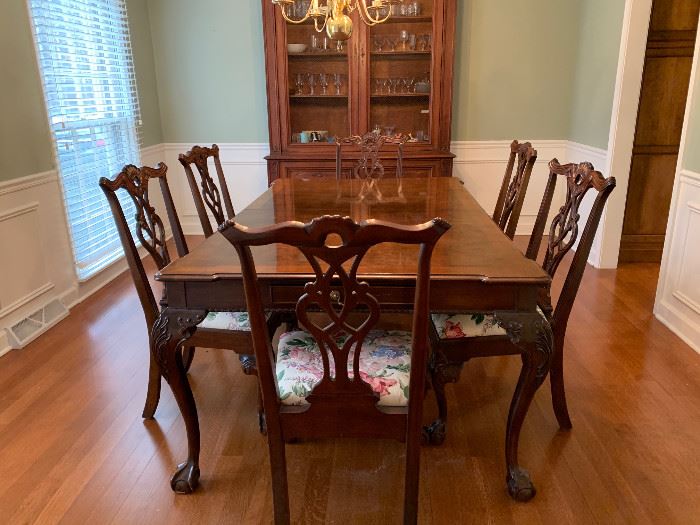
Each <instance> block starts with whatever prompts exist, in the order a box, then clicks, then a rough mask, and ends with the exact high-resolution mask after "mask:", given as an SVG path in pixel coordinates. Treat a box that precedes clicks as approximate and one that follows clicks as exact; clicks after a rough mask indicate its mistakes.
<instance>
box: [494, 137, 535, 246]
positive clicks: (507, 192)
mask: <svg viewBox="0 0 700 525" xmlns="http://www.w3.org/2000/svg"><path fill="white" fill-rule="evenodd" d="M535 161H537V150H535V149H533V147H532V144H530V143H529V142H525V143H522V144H521V143H519V142H518V141H517V140H514V141H513V143H512V144H511V145H510V157H509V158H508V164H507V166H506V173H505V175H504V176H503V183H502V184H501V191H500V193H499V194H498V200H497V201H496V208H495V209H494V211H493V222H495V223H496V224H498V227H499V228H501V230H503V232H505V234H506V235H507V236H508V237H510V238H511V239H512V238H513V237H514V236H515V230H516V228H517V227H518V221H519V220H520V212H521V211H522V208H523V202H525V194H526V193H527V186H528V184H529V183H530V175H531V174H532V168H533V167H534V166H535ZM516 166H517V167H516ZM514 168H515V176H513V169H514Z"/></svg>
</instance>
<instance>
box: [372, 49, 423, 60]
mask: <svg viewBox="0 0 700 525" xmlns="http://www.w3.org/2000/svg"><path fill="white" fill-rule="evenodd" d="M431 55H432V52H431V51H372V53H371V56H372V58H375V59H389V60H416V59H418V60H420V59H430V57H431Z"/></svg>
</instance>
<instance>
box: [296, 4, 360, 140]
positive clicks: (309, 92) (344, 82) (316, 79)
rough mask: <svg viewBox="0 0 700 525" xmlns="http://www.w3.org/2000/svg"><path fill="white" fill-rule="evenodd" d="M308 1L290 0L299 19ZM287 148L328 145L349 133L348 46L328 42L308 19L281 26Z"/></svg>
mask: <svg viewBox="0 0 700 525" xmlns="http://www.w3.org/2000/svg"><path fill="white" fill-rule="evenodd" d="M309 1H310V0H296V1H295V4H294V6H293V8H292V13H295V12H296V13H297V14H298V16H295V17H294V18H295V19H298V18H302V17H303V13H305V12H306V10H307V9H308V6H309ZM286 28H287V74H288V79H287V81H288V87H289V94H288V97H289V126H290V129H289V131H290V134H291V136H290V137H289V138H288V139H289V142H290V143H292V144H323V143H326V144H327V143H332V142H334V141H335V138H336V137H347V136H349V135H350V116H349V115H350V111H349V108H350V89H349V65H348V64H349V61H348V56H349V42H334V41H332V40H331V39H330V38H328V36H327V35H326V33H325V31H324V32H321V33H318V32H317V31H316V30H315V28H314V24H313V21H311V20H308V21H306V22H304V23H302V24H292V23H289V22H288V23H286Z"/></svg>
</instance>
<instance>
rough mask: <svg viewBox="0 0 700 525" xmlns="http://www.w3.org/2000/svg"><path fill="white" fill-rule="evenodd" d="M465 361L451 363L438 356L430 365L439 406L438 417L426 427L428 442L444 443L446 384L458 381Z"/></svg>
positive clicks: (434, 443) (433, 443) (445, 432)
mask: <svg viewBox="0 0 700 525" xmlns="http://www.w3.org/2000/svg"><path fill="white" fill-rule="evenodd" d="M463 366H464V363H449V362H447V359H445V357H444V356H440V357H438V356H436V358H435V360H434V362H433V364H432V366H431V367H430V380H431V383H432V385H433V390H434V391H435V401H436V402H437V406H438V418H437V419H436V420H435V421H433V422H432V423H431V424H430V426H429V427H427V428H426V432H427V434H428V442H429V444H431V445H442V444H443V443H444V442H445V437H446V436H447V397H446V396H445V385H446V384H447V383H456V382H457V381H459V376H460V374H461V373H462V367H463Z"/></svg>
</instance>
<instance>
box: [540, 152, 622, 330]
mask: <svg viewBox="0 0 700 525" xmlns="http://www.w3.org/2000/svg"><path fill="white" fill-rule="evenodd" d="M549 170H550V173H549V180H548V181H547V187H546V189H545V193H544V197H543V199H542V204H541V206H540V210H539V213H538V214H537V220H536V221H535V227H534V229H533V232H532V236H531V237H530V244H529V246H528V249H527V257H529V258H530V259H533V260H535V259H536V258H537V254H538V252H539V249H540V245H541V243H542V237H543V234H544V229H545V224H546V222H547V216H548V215H549V209H550V206H551V203H552V197H553V195H554V191H555V188H556V185H557V180H559V179H561V178H563V179H564V181H565V182H566V200H565V201H564V205H563V206H562V207H561V208H560V209H559V213H558V214H557V215H556V216H555V217H554V219H553V220H552V223H551V225H550V228H549V237H548V238H547V250H546V252H545V256H544V261H543V263H542V267H543V269H544V270H545V271H546V272H547V273H549V275H550V276H552V277H554V275H555V274H556V272H557V269H558V268H559V264H560V263H561V261H562V259H563V258H564V256H565V255H566V254H567V253H568V252H569V251H570V250H571V249H572V248H573V247H574V245H575V244H576V241H577V240H579V237H580V240H579V243H578V246H577V248H576V253H575V254H574V257H573V260H572V262H571V267H570V268H569V273H568V274H567V276H566V280H565V281H564V287H563V289H562V292H561V295H560V296H559V301H558V302H557V305H556V308H555V310H554V315H553V325H554V330H555V333H556V331H557V328H559V329H564V330H565V327H566V323H567V321H568V319H569V314H570V313H571V308H572V307H573V304H574V299H575V298H576V294H577V292H578V288H579V286H580V284H581V279H582V277H583V272H584V270H585V269H586V262H587V261H588V256H589V255H590V252H591V247H592V246H593V240H594V238H595V234H596V231H597V230H598V225H599V223H600V217H601V215H602V213H603V209H604V208H605V203H606V202H607V200H608V197H609V196H610V194H611V193H612V191H613V189H615V177H609V178H607V179H606V178H604V177H603V175H602V174H601V173H600V172H599V171H595V169H594V168H593V165H592V164H591V163H590V162H582V163H581V164H560V163H559V161H558V160H557V159H554V160H552V161H551V162H550V163H549ZM589 190H594V191H596V192H597V195H596V197H595V200H594V201H593V206H592V207H591V211H590V213H589V215H588V220H587V221H586V226H585V228H584V229H583V233H582V234H581V235H579V220H580V218H581V216H580V207H581V202H582V201H583V199H584V197H585V196H586V194H587V193H588V191H589ZM545 306H546V305H545Z"/></svg>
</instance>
